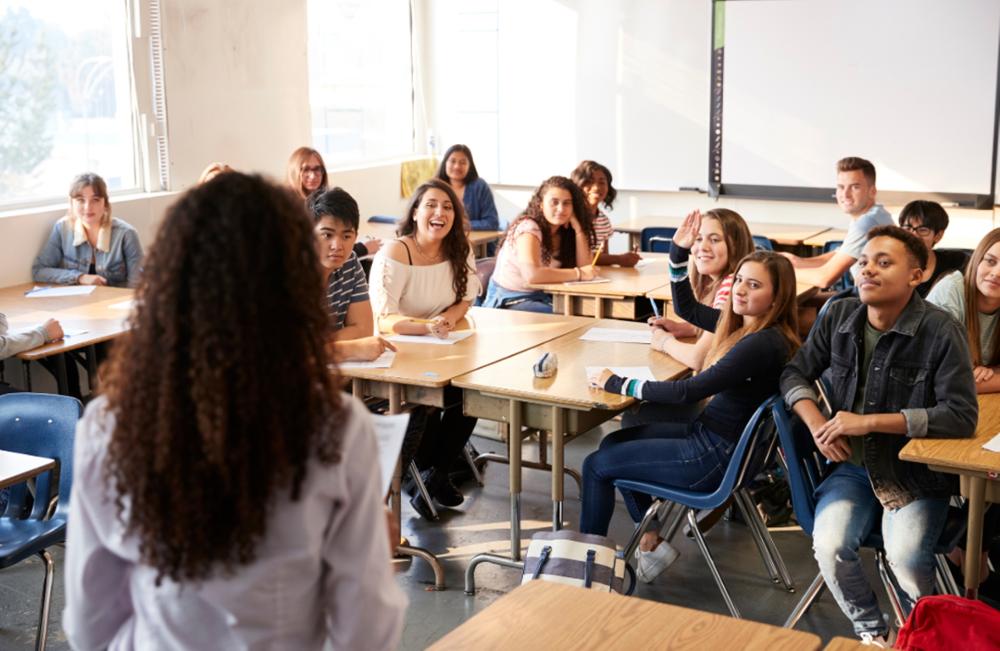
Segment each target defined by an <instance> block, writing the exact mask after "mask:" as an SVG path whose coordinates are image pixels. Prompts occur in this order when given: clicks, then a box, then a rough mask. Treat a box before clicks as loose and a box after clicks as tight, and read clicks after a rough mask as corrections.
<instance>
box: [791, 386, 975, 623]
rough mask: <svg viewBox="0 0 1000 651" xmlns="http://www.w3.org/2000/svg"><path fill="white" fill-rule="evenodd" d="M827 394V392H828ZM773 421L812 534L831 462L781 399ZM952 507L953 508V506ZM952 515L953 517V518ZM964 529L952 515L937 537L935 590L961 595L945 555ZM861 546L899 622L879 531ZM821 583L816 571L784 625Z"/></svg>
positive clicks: (796, 502)
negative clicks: (869, 551) (873, 562)
mask: <svg viewBox="0 0 1000 651" xmlns="http://www.w3.org/2000/svg"><path fill="white" fill-rule="evenodd" d="M827 395H829V394H827ZM772 410H773V416H774V424H775V427H776V428H777V430H778V439H779V441H780V443H781V450H782V453H783V457H784V460H785V469H786V470H787V475H788V486H789V488H790V490H791V493H792V506H793V508H794V509H795V519H796V520H798V522H799V525H800V526H801V527H802V531H803V532H805V534H806V535H807V536H812V531H813V525H814V524H815V521H816V498H815V493H816V488H817V487H818V486H819V484H820V483H821V482H822V481H823V479H824V478H825V477H826V476H827V474H829V472H830V471H831V470H832V469H833V467H834V464H831V463H828V462H827V460H826V459H825V458H824V457H823V456H822V455H821V454H820V453H819V450H817V449H816V446H815V445H814V444H813V438H812V435H811V434H810V433H809V431H808V430H807V429H806V427H805V426H804V425H803V424H802V422H801V421H799V420H798V419H797V418H796V419H794V420H793V417H792V415H791V414H789V412H788V410H787V409H786V407H785V404H784V402H783V401H782V400H777V401H775V402H774V403H773V405H772ZM953 510H954V509H953ZM953 516H955V517H953ZM964 531H965V526H964V521H963V520H962V518H961V517H960V516H958V514H951V515H949V518H948V524H947V525H945V529H944V531H943V532H942V534H941V538H940V539H939V540H938V546H937V548H936V549H935V553H936V555H937V584H938V590H939V591H940V592H942V593H946V594H960V593H959V589H958V585H956V583H955V579H954V577H953V576H952V574H951V571H950V570H949V569H948V565H947V563H946V562H945V557H944V555H945V554H946V553H947V552H948V551H949V550H951V549H952V548H954V546H955V545H956V544H958V541H959V539H960V538H961V537H962V534H963V533H964ZM862 547H868V548H874V549H875V559H876V563H877V565H878V572H879V578H880V579H881V581H882V585H883V587H884V588H885V591H886V594H887V595H888V596H889V603H890V604H891V605H892V609H893V612H894V614H895V615H896V619H897V622H898V623H900V624H901V623H902V621H903V620H904V619H905V617H904V615H903V609H902V606H901V605H900V603H899V597H898V595H897V593H896V590H895V588H894V585H895V579H894V577H892V573H891V570H890V568H889V564H888V562H887V561H886V557H885V550H884V549H883V546H882V536H881V533H880V532H873V533H872V535H870V536H869V537H868V538H867V539H866V540H865V541H864V542H863V543H862ZM823 586H824V581H823V575H822V574H821V573H817V574H816V578H815V579H813V582H812V583H811V584H810V585H809V587H808V588H807V589H806V591H805V594H803V596H802V599H800V600H799V603H798V604H796V606H795V608H794V609H793V610H792V612H791V613H790V614H789V615H788V619H787V620H786V621H785V624H784V626H785V628H794V627H795V625H796V624H797V623H798V621H799V620H800V619H801V618H802V616H803V615H804V614H805V612H806V611H807V610H808V609H809V607H810V606H811V605H812V603H813V602H814V601H815V600H816V598H817V597H818V596H819V593H820V591H822V589H823Z"/></svg>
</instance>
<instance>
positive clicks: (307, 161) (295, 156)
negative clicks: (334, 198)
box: [285, 147, 382, 258]
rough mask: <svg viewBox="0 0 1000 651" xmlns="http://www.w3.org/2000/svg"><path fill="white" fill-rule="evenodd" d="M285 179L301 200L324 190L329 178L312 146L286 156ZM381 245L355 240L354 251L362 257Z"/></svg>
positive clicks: (377, 242)
mask: <svg viewBox="0 0 1000 651" xmlns="http://www.w3.org/2000/svg"><path fill="white" fill-rule="evenodd" d="M285 181H286V183H287V184H288V187H290V188H291V189H292V190H293V191H294V192H295V194H297V195H299V196H300V197H301V198H302V200H303V201H306V200H308V198H309V195H311V194H312V193H313V192H316V191H317V190H326V188H327V186H328V183H329V179H328V178H327V174H326V164H325V163H324V162H323V157H322V156H320V155H319V152H318V151H316V150H315V149H313V148H312V147H299V148H298V149H296V150H295V151H293V152H292V155H291V156H290V157H289V158H288V166H287V168H286V171H285ZM381 246H382V240H380V239H378V238H377V237H372V238H368V239H366V240H365V241H364V242H356V243H355V244H354V252H355V253H356V254H357V256H358V257H359V258H362V257H364V256H368V255H375V253H376V252H377V251H378V250H379V247H381Z"/></svg>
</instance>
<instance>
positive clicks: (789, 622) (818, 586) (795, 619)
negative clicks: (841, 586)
mask: <svg viewBox="0 0 1000 651" xmlns="http://www.w3.org/2000/svg"><path fill="white" fill-rule="evenodd" d="M824 586H826V583H825V582H824V581H823V574H822V573H821V572H817V573H816V578H815V579H813V582H812V583H810V584H809V587H808V588H806V591H805V594H803V595H802V598H801V599H799V603H797V604H795V608H793V609H792V612H790V613H789V614H788V619H786V620H785V623H784V624H782V626H783V627H785V628H795V625H796V624H798V623H799V620H800V619H802V616H803V615H805V614H806V611H807V610H809V607H810V606H812V605H813V602H814V601H816V599H817V597H819V595H820V593H821V592H823V587H824Z"/></svg>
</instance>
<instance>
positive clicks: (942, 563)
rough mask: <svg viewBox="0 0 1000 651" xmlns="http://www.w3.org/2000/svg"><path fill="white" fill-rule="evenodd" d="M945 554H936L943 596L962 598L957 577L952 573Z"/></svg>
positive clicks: (935, 558)
mask: <svg viewBox="0 0 1000 651" xmlns="http://www.w3.org/2000/svg"><path fill="white" fill-rule="evenodd" d="M945 558H946V557H945V555H944V554H935V555H934V560H935V561H936V562H937V576H938V582H939V583H941V587H942V588H943V589H942V590H941V594H951V595H956V596H959V597H961V596H962V591H961V589H960V588H959V587H958V583H956V582H955V575H954V574H952V573H951V568H950V567H948V562H947V561H946V560H945Z"/></svg>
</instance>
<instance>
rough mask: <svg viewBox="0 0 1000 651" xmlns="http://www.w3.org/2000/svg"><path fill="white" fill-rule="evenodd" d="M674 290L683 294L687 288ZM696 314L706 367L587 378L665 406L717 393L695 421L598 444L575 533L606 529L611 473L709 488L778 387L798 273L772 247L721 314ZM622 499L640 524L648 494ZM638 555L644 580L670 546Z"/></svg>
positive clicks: (643, 549) (756, 257)
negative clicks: (650, 378) (693, 371)
mask: <svg viewBox="0 0 1000 651" xmlns="http://www.w3.org/2000/svg"><path fill="white" fill-rule="evenodd" d="M685 287H687V288H688V289H687V290H685V289H684V288H685ZM677 288H678V290H679V291H681V292H684V291H688V292H690V287H689V286H688V285H687V284H678V286H677ZM698 313H699V316H700V320H699V323H698V325H699V326H701V327H702V328H704V329H705V330H708V331H714V333H715V335H714V337H713V340H712V347H711V348H710V350H709V354H708V357H707V358H706V361H705V368H704V370H702V371H701V372H700V373H698V374H697V375H695V376H693V377H690V378H687V379H684V380H679V381H676V382H670V381H667V382H644V381H642V380H635V379H630V378H625V377H619V376H617V375H615V374H613V373H612V372H611V371H610V370H608V369H604V370H603V371H602V372H601V373H600V374H599V375H598V376H597V377H591V378H590V382H591V386H593V387H597V388H603V389H604V390H605V391H609V392H612V393H621V394H624V395H629V396H633V397H635V398H639V399H641V400H647V401H655V402H659V403H664V404H689V403H694V402H697V401H699V400H702V399H704V398H708V397H712V396H714V397H713V398H712V400H711V401H710V402H709V403H708V406H707V407H706V408H705V410H704V411H703V412H702V413H701V414H700V415H699V416H698V417H697V418H696V419H695V420H694V421H683V422H670V421H661V422H658V423H651V424H648V425H641V426H637V427H629V428H626V429H623V430H619V431H618V432H615V433H614V434H611V435H609V436H607V437H606V438H605V439H604V440H603V441H601V445H600V448H599V449H598V450H597V451H596V452H594V453H592V454H590V455H589V456H588V457H587V458H586V460H584V462H583V509H582V514H581V516H580V531H581V532H583V533H596V534H601V535H606V534H607V531H608V523H609V522H610V521H611V514H612V512H613V510H614V506H615V496H614V490H615V489H614V481H615V480H616V479H636V480H641V481H655V482H658V483H662V484H666V485H671V486H677V487H683V488H690V489H694V490H708V491H710V490H712V489H713V488H714V487H716V486H718V484H719V482H720V481H721V480H722V476H723V474H724V473H725V470H726V466H727V465H728V463H729V459H730V457H731V455H732V452H733V449H734V447H735V446H736V442H737V441H738V440H739V437H740V435H741V434H742V432H743V429H744V427H746V423H747V421H748V420H749V419H750V417H751V416H752V415H753V412H754V411H755V410H756V409H757V407H758V406H760V404H761V402H763V401H764V399H766V398H767V397H768V396H770V395H772V394H773V393H774V392H775V391H777V388H778V378H779V377H780V375H781V371H782V369H783V368H784V365H785V363H786V362H787V361H788V359H789V358H790V357H791V355H792V354H793V353H794V352H795V350H796V348H797V347H798V345H799V339H798V335H797V334H796V332H797V324H796V315H797V311H796V299H795V273H794V271H793V270H792V266H791V264H790V263H789V262H788V261H787V260H786V259H784V258H782V257H781V256H779V255H777V254H775V253H771V252H770V251H756V252H754V253H751V254H750V255H748V256H746V257H744V258H743V259H742V260H741V261H740V263H739V265H738V266H737V270H736V274H735V279H734V281H733V288H732V296H731V298H730V300H728V301H727V302H726V307H725V308H724V309H723V310H722V311H721V314H722V316H721V318H719V313H720V310H717V309H715V308H711V307H707V306H701V307H700V309H699V310H698ZM623 497H624V499H625V505H626V506H627V507H628V511H629V515H631V516H632V519H633V520H634V521H636V522H639V521H640V520H641V519H642V517H643V515H644V514H645V511H646V509H648V508H649V505H650V504H651V499H650V497H649V496H648V495H641V494H636V493H631V492H629V493H625V494H623ZM636 555H637V557H638V563H637V566H638V567H637V575H638V576H639V578H640V579H641V580H643V581H646V582H649V581H652V580H653V578H654V577H655V576H656V575H657V574H659V573H660V572H662V571H663V570H664V569H666V567H667V566H668V565H669V564H670V563H671V562H672V561H673V559H674V558H676V557H677V552H676V550H674V549H673V548H672V547H671V546H670V544H669V543H667V542H665V541H663V540H662V539H660V538H659V537H658V536H657V535H656V534H651V535H648V536H644V537H643V541H642V542H641V545H640V549H639V551H638V552H637V554H636Z"/></svg>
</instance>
